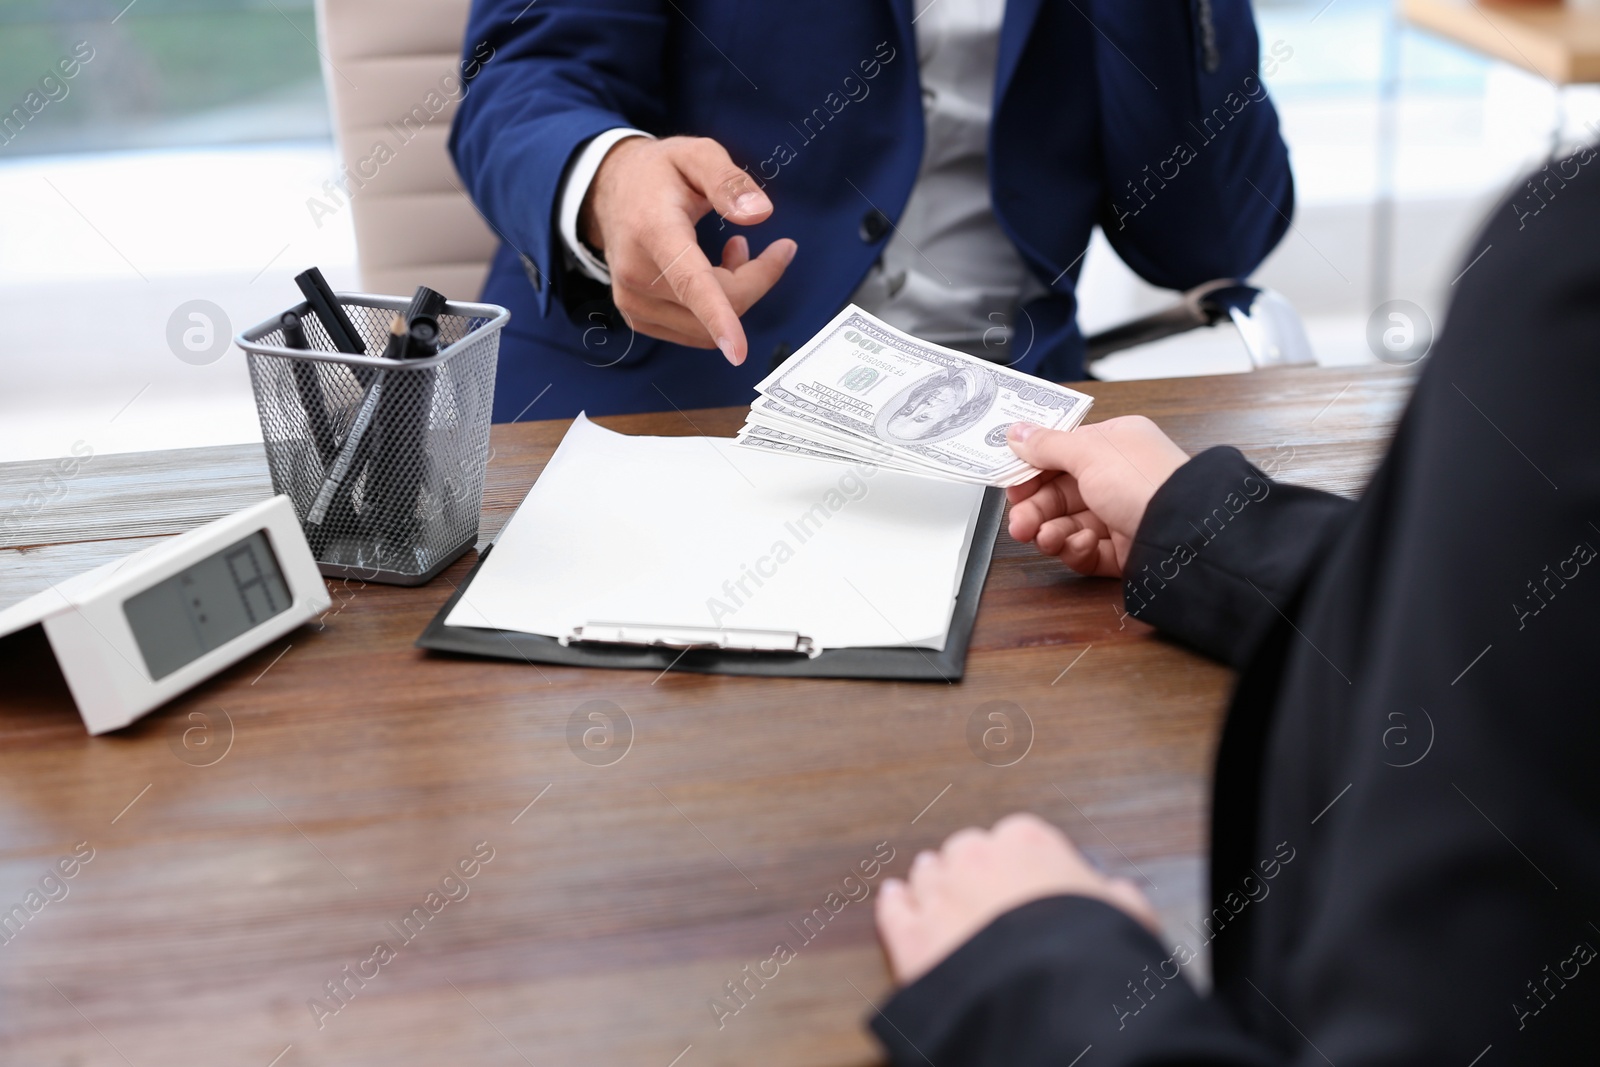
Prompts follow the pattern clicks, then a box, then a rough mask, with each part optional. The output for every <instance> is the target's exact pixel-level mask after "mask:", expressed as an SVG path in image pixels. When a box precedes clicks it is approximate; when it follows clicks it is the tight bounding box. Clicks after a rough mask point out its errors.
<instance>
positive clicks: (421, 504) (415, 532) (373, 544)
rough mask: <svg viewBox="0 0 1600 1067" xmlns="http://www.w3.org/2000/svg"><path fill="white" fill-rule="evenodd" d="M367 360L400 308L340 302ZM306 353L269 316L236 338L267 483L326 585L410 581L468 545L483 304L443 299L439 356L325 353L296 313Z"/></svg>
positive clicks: (480, 451) (479, 452)
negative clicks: (285, 501) (288, 505)
mask: <svg viewBox="0 0 1600 1067" xmlns="http://www.w3.org/2000/svg"><path fill="white" fill-rule="evenodd" d="M338 299H339V303H340V304H341V306H343V308H344V311H345V314H346V315H348V316H349V318H350V321H351V323H352V324H353V325H354V326H355V328H356V330H357V332H358V333H360V335H361V339H362V341H363V342H364V343H365V345H366V349H367V352H368V353H374V352H377V353H381V352H382V351H383V350H384V346H385V345H386V344H387V342H388V339H389V324H390V322H391V321H392V320H393V319H394V316H395V314H396V313H403V312H404V311H405V310H406V307H407V305H408V304H409V303H410V300H409V298H406V297H398V296H369V295H366V294H361V293H340V294H338ZM290 310H292V311H294V312H295V313H296V314H298V315H299V316H300V320H301V323H302V325H303V327H304V329H305V333H306V340H307V342H308V343H309V344H310V345H311V348H310V349H305V350H302V349H294V348H285V347H283V343H284V336H283V330H282V328H281V326H280V319H281V316H274V317H273V318H271V319H269V320H267V321H266V322H264V323H262V324H261V325H259V326H256V327H254V328H253V329H249V330H246V331H244V332H243V333H241V334H240V335H239V336H238V337H237V338H235V343H237V344H238V346H239V347H240V348H242V349H244V351H245V353H246V358H247V361H248V362H249V365H250V384H251V386H252V388H253V389H254V390H255V396H256V410H257V412H258V413H259V414H260V417H261V436H262V439H263V441H264V442H265V445H266V451H267V466H268V468H269V470H270V471H271V472H272V486H273V489H274V491H275V492H278V493H282V494H284V495H285V496H287V497H289V499H290V500H292V501H294V509H295V514H296V515H297V516H298V517H299V519H300V526H301V528H302V529H303V530H304V531H305V534H306V540H307V541H309V542H310V544H311V552H312V555H313V556H315V557H316V560H317V566H318V567H319V568H320V569H321V571H322V573H323V574H324V575H327V576H329V577H342V578H359V579H361V580H363V581H368V582H385V583H388V584H391V585H421V584H422V583H424V582H426V581H428V580H429V579H431V578H433V577H434V575H436V574H438V573H439V572H440V571H441V570H443V569H444V568H445V567H447V566H449V565H450V564H451V563H453V562H454V561H455V560H456V559H458V558H459V557H460V556H461V555H462V553H464V552H466V550H467V549H469V548H471V547H472V546H473V545H474V544H475V543H476V542H477V539H478V513H479V511H480V510H481V508H482V505H483V483H484V471H485V469H486V468H487V466H488V463H489V422H490V414H491V411H492V408H493V403H494V372H495V364H496V359H497V356H498V353H499V348H500V329H501V327H503V326H504V325H505V324H506V322H507V321H508V320H509V319H510V318H511V314H510V312H508V311H507V310H506V309H505V308H502V307H496V306H495V305H493V304H466V303H458V302H456V301H450V302H449V303H447V304H446V305H445V310H444V312H443V313H442V314H440V315H438V316H437V319H438V322H439V346H440V348H439V354H438V355H436V356H433V357H431V358H428V359H412V360H392V359H383V358H382V357H381V356H374V355H361V356H357V355H352V354H346V353H343V352H337V351H334V347H335V346H334V344H333V342H332V341H331V340H330V338H329V336H328V333H327V331H326V330H325V329H324V328H323V325H322V323H321V322H320V321H319V320H318V318H317V316H316V314H315V313H314V312H312V311H311V310H310V308H309V307H308V306H307V305H306V304H300V305H299V306H297V307H295V308H292V309H290Z"/></svg>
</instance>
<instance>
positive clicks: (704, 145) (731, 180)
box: [676, 137, 772, 226]
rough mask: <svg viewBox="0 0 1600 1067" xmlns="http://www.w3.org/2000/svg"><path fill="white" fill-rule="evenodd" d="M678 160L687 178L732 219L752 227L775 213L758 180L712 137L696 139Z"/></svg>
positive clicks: (686, 147) (724, 214) (679, 166)
mask: <svg viewBox="0 0 1600 1067" xmlns="http://www.w3.org/2000/svg"><path fill="white" fill-rule="evenodd" d="M676 161H677V165H678V172H679V173H680V174H682V175H683V177H684V180H685V181H687V182H688V183H689V185H690V186H691V187H692V188H693V189H694V190H695V191H696V192H698V193H699V194H700V195H701V196H703V197H705V199H706V201H707V202H708V203H709V204H710V205H711V210H713V211H715V212H716V213H717V214H718V215H721V216H722V217H723V218H725V219H727V220H728V221H729V222H732V223H735V224H737V225H740V226H751V225H754V224H755V223H758V222H761V221H762V220H764V219H765V218H766V217H767V216H768V215H770V214H772V201H771V200H768V199H767V194H766V193H763V192H762V191H761V187H760V186H759V185H757V184H756V181H755V179H754V178H752V177H750V175H749V174H747V173H745V172H744V171H742V170H740V169H739V167H738V166H737V165H735V164H734V162H733V160H732V159H731V158H730V157H729V156H728V153H727V150H726V149H724V148H723V147H722V146H721V145H720V144H718V143H717V142H716V141H714V140H712V139H711V138H709V137H696V138H692V139H691V140H689V142H688V143H687V144H685V145H684V148H683V151H682V152H680V153H678V154H677V155H676Z"/></svg>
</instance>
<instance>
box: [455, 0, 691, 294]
mask: <svg viewBox="0 0 1600 1067" xmlns="http://www.w3.org/2000/svg"><path fill="white" fill-rule="evenodd" d="M667 21H668V20H667V16H666V14H665V13H664V7H663V5H662V4H660V3H659V2H658V0H540V2H539V3H537V4H530V3H528V2H527V0H474V2H473V4H472V11H471V15H470V16H469V18H468V22H467V36H466V47H465V52H464V55H465V59H464V60H463V68H464V69H465V70H466V71H467V72H469V73H470V72H473V71H476V73H475V74H474V75H473V76H472V77H471V78H470V80H469V81H468V83H467V93H466V96H465V97H464V98H463V99H462V101H461V106H460V109H459V110H458V111H457V112H456V117H455V122H454V125H453V126H452V128H451V130H450V154H451V156H452V157H453V158H454V160H455V164H456V170H457V171H459V172H460V174H461V177H462V179H463V180H464V181H465V182H466V183H467V189H468V191H469V192H470V193H471V195H472V198H473V200H474V201H475V202H476V203H477V205H478V209H479V210H480V211H481V212H483V214H484V217H485V218H487V219H488V221H489V223H490V225H492V226H493V227H494V228H495V230H497V231H498V232H499V234H500V236H501V238H502V239H504V240H505V242H506V243H507V244H509V245H510V246H511V247H512V248H514V249H516V251H517V252H519V253H520V254H521V255H522V257H523V261H524V266H525V267H528V268H529V272H530V274H531V275H533V276H534V277H535V278H536V279H537V281H536V284H535V287H536V288H537V289H538V291H539V310H540V312H541V313H548V310H549V306H550V301H551V298H552V297H555V298H557V299H560V298H562V297H563V296H564V293H565V290H566V288H568V287H569V286H571V285H577V284H581V279H583V277H584V276H583V275H581V274H579V273H577V272H576V271H568V269H567V267H566V253H565V249H564V248H563V247H562V243H561V234H560V228H559V225H558V222H557V218H556V212H557V210H558V208H559V205H560V198H561V189H562V185H563V180H564V176H565V173H566V168H567V164H568V163H569V162H570V161H571V159H572V157H573V155H574V154H575V153H576V152H577V151H578V149H579V148H581V147H582V146H583V145H584V144H585V143H586V142H587V141H588V140H589V139H590V138H591V137H593V136H595V135H596V134H598V133H602V132H604V131H605V130H609V129H613V128H615V127H618V126H633V127H636V128H639V129H643V130H647V131H649V132H652V133H655V132H658V131H659V130H660V129H661V126H662V124H663V123H664V121H665V118H664V114H665V112H664V110H663V107H662V101H663V100H664V99H665V92H664V89H663V86H662V69H661V48H662V40H663V39H664V37H665V36H666V34H667V30H668V26H667ZM486 57H487V58H486Z"/></svg>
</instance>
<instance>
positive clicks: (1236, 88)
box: [1084, 0, 1294, 289]
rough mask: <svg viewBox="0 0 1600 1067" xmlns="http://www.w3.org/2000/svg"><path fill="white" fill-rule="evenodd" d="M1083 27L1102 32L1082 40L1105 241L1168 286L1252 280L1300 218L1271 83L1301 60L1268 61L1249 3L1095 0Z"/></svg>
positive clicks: (1279, 56)
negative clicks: (1268, 75) (1097, 117)
mask: <svg viewBox="0 0 1600 1067" xmlns="http://www.w3.org/2000/svg"><path fill="white" fill-rule="evenodd" d="M1163 9H1165V10H1163ZM1158 11H1159V12H1161V14H1160V15H1159V23H1158V22H1157V18H1158V15H1157V14H1156V12H1158ZM1085 17H1086V18H1092V19H1093V22H1094V29H1093V30H1090V29H1089V27H1088V26H1085V27H1084V29H1085V30H1086V31H1088V32H1092V33H1094V37H1095V67H1096V77H1097V80H1098V82H1099V87H1100V103H1099V106H1100V113H1101V122H1100V135H1101V139H1102V150H1103V155H1104V165H1105V186H1106V189H1107V190H1108V199H1107V202H1106V203H1105V204H1104V205H1102V208H1101V219H1100V222H1101V229H1102V230H1103V231H1104V232H1105V235H1106V238H1107V239H1108V240H1109V241H1110V242H1111V245H1112V247H1113V248H1115V249H1116V250H1117V254H1118V255H1119V256H1121V257H1122V259H1123V261H1124V262H1126V263H1127V264H1128V266H1130V267H1132V268H1133V269H1134V270H1135V271H1137V272H1138V273H1139V275H1140V276H1141V277H1143V278H1144V279H1145V280H1147V281H1149V282H1151V283H1152V284H1154V285H1159V286H1162V287H1164V288H1169V289H1188V288H1190V287H1192V286H1195V285H1199V284H1200V283H1202V282H1206V281H1210V280H1212V279H1214V278H1228V277H1235V278H1243V277H1245V276H1247V275H1248V274H1249V273H1250V272H1251V271H1253V270H1255V268H1256V267H1257V266H1258V265H1259V264H1260V263H1261V261H1262V260H1263V259H1264V258H1266V255H1267V253H1268V252H1270V251H1272V249H1273V248H1274V247H1275V246H1276V245H1277V243H1278V241H1279V240H1281V239H1282V237H1283V235H1284V233H1285V232H1286V231H1287V229H1288V227H1289V219H1290V217H1291V216H1293V214H1294V181H1293V179H1292V177H1291V175H1290V170H1289V152H1288V149H1287V148H1286V147H1285V145H1284V143H1283V138H1282V137H1281V136H1279V133H1278V115H1277V112H1276V111H1275V110H1274V109H1273V106H1272V101H1271V99H1270V98H1268V96H1267V91H1266V86H1265V84H1264V83H1263V82H1262V80H1261V71H1262V69H1263V68H1265V69H1267V70H1269V71H1270V70H1272V69H1273V68H1274V67H1276V66H1277V65H1279V64H1281V63H1283V62H1286V61H1288V60H1290V59H1292V57H1293V54H1294V53H1293V49H1292V48H1291V47H1290V46H1289V45H1287V44H1286V43H1284V42H1281V41H1276V42H1273V44H1272V46H1271V48H1270V49H1269V50H1268V52H1267V54H1266V56H1265V57H1263V56H1262V54H1261V45H1260V42H1259V40H1258V38H1257V36H1256V27H1255V21H1254V18H1253V16H1252V15H1251V10H1250V4H1249V2H1248V0H1161V2H1160V3H1159V4H1149V3H1142V4H1129V3H1126V2H1124V0H1096V2H1095V3H1092V4H1088V5H1086V12H1085ZM1158 24H1159V25H1161V26H1162V30H1161V31H1160V32H1157V31H1156V30H1154V29H1153V27H1154V26H1156V25H1158ZM1168 25H1171V26H1174V27H1179V28H1180V29H1179V30H1178V32H1167V30H1166V28H1165V27H1166V26H1168ZM1182 27H1187V29H1188V33H1184V32H1182V29H1181V28H1182Z"/></svg>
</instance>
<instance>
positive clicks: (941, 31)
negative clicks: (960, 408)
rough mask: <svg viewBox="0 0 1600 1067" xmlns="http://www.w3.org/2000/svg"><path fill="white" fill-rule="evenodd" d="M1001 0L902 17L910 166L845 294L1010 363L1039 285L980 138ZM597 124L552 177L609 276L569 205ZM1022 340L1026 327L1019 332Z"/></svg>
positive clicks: (591, 270)
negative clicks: (917, 163) (1017, 324)
mask: <svg viewBox="0 0 1600 1067" xmlns="http://www.w3.org/2000/svg"><path fill="white" fill-rule="evenodd" d="M919 2H920V0H919ZM1004 16H1005V0H927V2H926V3H925V4H924V6H923V7H922V8H921V12H920V14H919V15H918V16H917V17H916V19H915V20H914V22H913V24H912V26H913V29H914V31H915V34H916V42H917V65H918V73H919V77H920V80H921V84H922V104H923V123H924V129H925V137H924V142H923V150H922V166H921V169H920V170H919V171H918V174H917V181H916V184H915V185H914V186H912V189H911V197H910V199H909V200H908V201H907V203H906V207H905V211H904V212H903V213H902V215H901V217H900V220H899V222H898V224H897V225H896V228H895V229H894V230H893V232H892V233H891V234H890V237H889V240H888V242H887V244H885V246H884V250H883V255H882V257H880V259H879V260H878V262H877V263H875V264H874V265H873V267H872V269H871V271H870V272H869V273H868V274H867V277H866V279H865V280H864V281H862V283H861V285H860V287H859V288H857V290H856V291H855V293H854V294H853V295H852V296H851V299H852V300H853V301H854V302H855V303H857V304H859V305H860V306H861V307H863V308H865V309H866V310H867V311H870V312H871V313H872V314H874V315H877V316H878V317H879V318H881V319H883V320H885V321H886V322H888V323H890V324H891V325H893V326H896V327H899V328H900V329H902V330H905V331H906V332H907V333H910V334H913V335H915V336H917V337H921V338H923V339H924V340H928V341H933V342H935V343H937V344H941V345H947V346H949V347H951V348H957V349H960V350H962V351H966V352H970V353H971V354H973V355H977V356H983V357H985V358H988V359H993V360H997V361H999V362H1007V363H1009V362H1012V361H1014V360H1015V359H1016V358H1017V357H1018V356H1019V355H1020V353H1014V352H1013V351H1012V338H1013V332H1014V330H1013V322H1014V320H1015V318H1016V316H1017V313H1018V312H1017V309H1018V307H1019V306H1020V305H1021V304H1023V303H1026V302H1027V301H1028V300H1031V299H1033V298H1034V297H1036V296H1040V295H1043V294H1044V293H1045V292H1046V289H1045V287H1044V286H1043V285H1042V284H1041V283H1040V282H1039V280H1038V279H1036V278H1035V277H1034V276H1033V274H1032V273H1031V272H1030V271H1029V270H1028V268H1027V265H1026V264H1025V263H1023V261H1022V257H1021V256H1020V255H1019V254H1018V252H1017V249H1016V246H1014V245H1013V244H1012V243H1011V240H1010V239H1009V238H1008V237H1006V235H1005V232H1004V231H1003V230H1001V229H1000V224H999V222H998V221H997V220H996V219H995V216H994V208H993V205H992V204H991V202H990V199H989V172H988V138H989V121H990V117H991V115H992V113H993V106H994V85H995V72H996V69H997V64H998V57H999V50H1000V24H1001V20H1002V19H1003V18H1004ZM635 136H638V137H646V136H649V135H648V134H645V133H643V132H642V131H639V130H633V129H627V128H621V127H619V128H617V129H613V130H607V131H606V132H605V133H602V134H600V135H599V136H597V137H595V138H594V139H593V140H591V141H590V142H589V143H588V145H587V146H585V148H584V149H583V151H582V152H580V153H579V154H578V156H577V158H576V159H575V160H574V161H573V164H572V167H571V168H570V170H569V171H568V174H567V180H566V184H565V185H564V186H563V188H562V194H561V204H560V209H559V222H560V227H561V236H562V240H563V242H564V243H565V244H566V247H567V249H568V251H569V252H570V253H571V255H572V257H573V260H574V261H575V263H576V264H577V265H578V267H579V269H581V270H583V271H584V272H585V273H586V274H588V275H589V276H591V277H593V278H596V279H598V280H599V281H603V282H609V281H610V280H611V276H610V273H609V272H608V271H607V270H606V267H605V264H604V263H602V262H601V261H600V259H599V258H598V257H597V256H596V255H595V254H594V253H593V252H592V251H591V250H590V249H589V248H587V247H586V246H585V245H584V244H583V242H582V241H581V240H579V238H578V210H579V208H580V207H581V206H582V204H583V198H584V196H585V195H586V194H587V192H588V190H589V185H590V183H591V182H593V181H594V175H595V172H596V171H597V170H599V168H600V161H601V160H602V159H603V158H605V154H606V153H607V152H609V151H610V150H611V148H612V146H613V145H615V144H616V143H617V142H618V141H620V140H622V139H623V138H625V137H635ZM1023 335H1024V340H1025V338H1026V336H1027V331H1026V330H1024V331H1023Z"/></svg>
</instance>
